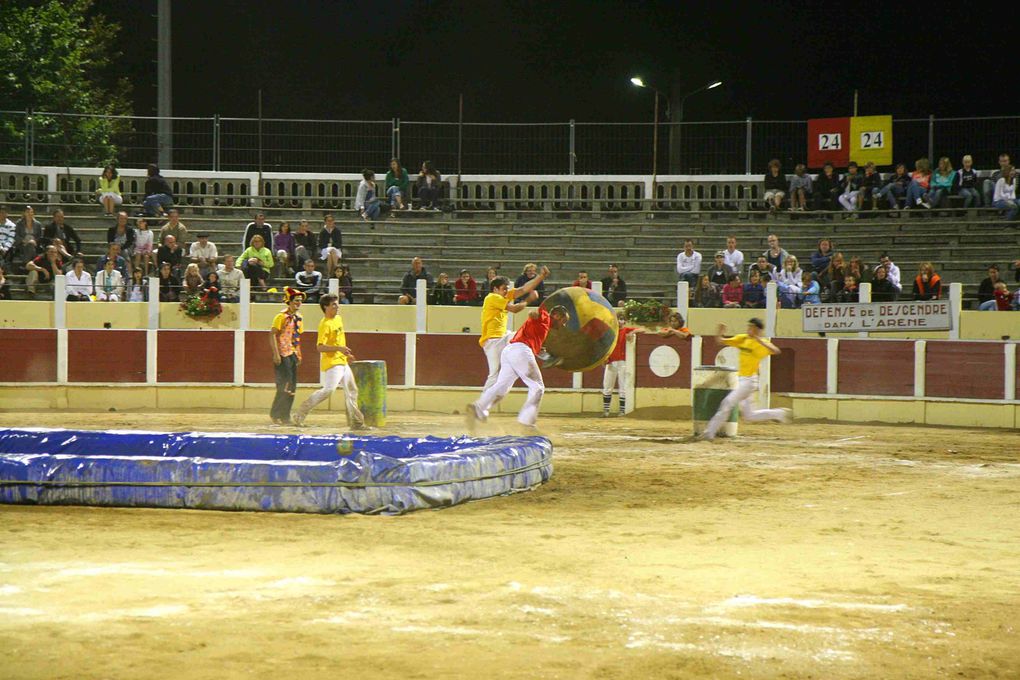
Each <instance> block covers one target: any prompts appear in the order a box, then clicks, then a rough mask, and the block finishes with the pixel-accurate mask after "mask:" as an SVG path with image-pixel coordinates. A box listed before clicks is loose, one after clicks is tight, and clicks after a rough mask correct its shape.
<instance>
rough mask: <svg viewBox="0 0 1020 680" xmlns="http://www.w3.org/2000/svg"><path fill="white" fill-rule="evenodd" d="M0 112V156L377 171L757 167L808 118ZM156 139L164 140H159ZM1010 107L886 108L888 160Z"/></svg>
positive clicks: (787, 162) (800, 155)
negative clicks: (962, 111) (390, 166)
mask: <svg viewBox="0 0 1020 680" xmlns="http://www.w3.org/2000/svg"><path fill="white" fill-rule="evenodd" d="M159 122H160V119H159V118H156V117H143V116H132V117H127V116H92V115H85V114H64V113H45V112H26V111H0V163H3V164H13V165H53V166H62V165H64V166H72V167H88V166H97V165H101V164H103V163H105V162H107V161H111V160H112V161H115V162H117V163H118V164H119V165H121V166H124V167H142V166H144V165H146V164H148V163H152V162H156V161H157V159H158V158H159V157H161V152H162V157H163V158H167V157H169V158H171V162H170V163H169V164H167V163H166V162H164V163H163V165H164V166H169V167H170V168H173V169H179V170H225V171H247V172H262V171H265V172H300V173H349V172H359V171H361V170H362V169H363V168H374V169H376V170H377V171H382V170H383V168H384V167H385V166H386V164H387V161H388V160H389V158H390V157H392V156H397V157H398V158H401V159H402V160H403V161H404V163H405V164H406V165H407V166H408V167H409V168H412V169H416V168H417V166H418V165H419V164H420V163H421V162H422V161H424V160H431V161H432V162H433V164H434V165H435V167H436V168H437V169H438V170H439V171H440V172H441V173H442V174H444V175H451V174H503V175H507V174H510V175H516V174H519V175H571V174H578V175H592V174H598V175H648V174H651V173H652V172H653V162H654V169H655V171H656V172H657V174H659V175H671V174H672V175H693V174H698V175H705V174H744V173H747V174H754V175H757V174H763V173H764V171H765V166H766V165H767V163H768V161H769V159H771V158H778V159H780V160H781V161H782V162H783V165H784V167H786V168H790V169H792V166H793V165H795V164H796V163H799V162H803V161H804V160H805V159H806V158H807V121H796V120H795V121H769V120H753V119H751V118H747V119H745V120H737V121H714V122H685V123H673V122H663V123H660V124H659V129H658V148H657V149H656V150H655V153H653V139H654V137H655V135H654V126H653V125H652V123H650V122H649V123H585V122H575V121H567V122H560V123H458V122H456V121H454V122H442V121H438V122H437V121H432V122H428V121H402V120H400V119H399V118H394V119H391V120H377V121H356V120H303V119H258V118H221V117H219V116H212V117H206V118H173V119H171V133H170V136H169V139H165V140H161V139H160V135H159V130H158V127H159ZM161 141H163V142H164V143H165V144H164V146H163V147H162V148H161ZM1018 147H1020V116H999V117H972V118H936V117H934V116H929V117H926V118H896V119H894V121H893V149H894V155H895V158H896V159H897V160H899V161H902V162H905V163H908V164H912V163H913V161H914V159H916V158H920V157H922V156H927V157H929V158H932V159H933V160H934V159H937V158H938V157H941V156H948V157H949V158H950V159H952V161H953V164H954V165H955V166H958V165H959V162H960V161H959V159H960V157H961V156H963V155H964V154H967V153H969V154H971V155H973V156H974V164H975V166H976V167H978V168H979V169H981V168H984V169H987V168H994V167H996V161H997V156H998V154H999V153H1002V152H1007V153H1014V154H1015V153H1017V152H1018V151H1020V149H1018Z"/></svg>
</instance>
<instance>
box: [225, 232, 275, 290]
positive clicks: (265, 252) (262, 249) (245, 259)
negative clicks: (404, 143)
mask: <svg viewBox="0 0 1020 680" xmlns="http://www.w3.org/2000/svg"><path fill="white" fill-rule="evenodd" d="M234 265H235V266H237V267H240V268H241V271H242V272H244V276H245V278H247V279H248V280H250V281H251V285H252V287H253V288H259V289H265V288H266V286H267V284H268V283H269V272H271V271H273V253H272V251H271V250H269V248H266V241H265V239H263V238H262V235H261V234H255V235H254V236H252V237H251V245H249V246H248V247H247V248H245V249H244V252H243V253H241V256H240V257H238V258H237V261H236V262H234Z"/></svg>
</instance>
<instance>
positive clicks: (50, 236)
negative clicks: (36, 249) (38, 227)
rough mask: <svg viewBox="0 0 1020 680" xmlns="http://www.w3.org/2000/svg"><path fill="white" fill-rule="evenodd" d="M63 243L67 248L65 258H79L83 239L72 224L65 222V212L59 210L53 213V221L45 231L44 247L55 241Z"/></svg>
mask: <svg viewBox="0 0 1020 680" xmlns="http://www.w3.org/2000/svg"><path fill="white" fill-rule="evenodd" d="M57 240H59V241H61V242H62V243H63V244H64V245H65V246H66V248H67V250H66V251H65V253H64V255H65V257H78V256H79V255H81V254H82V252H81V238H79V236H78V232H76V231H75V230H74V227H72V226H71V225H70V224H67V223H66V222H65V221H64V211H63V210H61V209H60V208H57V209H56V210H54V211H53V221H52V222H50V223H49V224H47V225H46V227H45V228H44V229H43V238H42V247H43V248H45V247H46V246H48V245H50V244H51V243H53V242H54V241H57Z"/></svg>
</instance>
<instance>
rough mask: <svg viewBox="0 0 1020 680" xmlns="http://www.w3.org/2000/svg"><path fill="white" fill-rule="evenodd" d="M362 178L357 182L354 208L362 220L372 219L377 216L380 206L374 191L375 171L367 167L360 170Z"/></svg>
mask: <svg viewBox="0 0 1020 680" xmlns="http://www.w3.org/2000/svg"><path fill="white" fill-rule="evenodd" d="M361 176H362V178H363V179H362V180H361V182H360V183H359V184H358V195H357V197H356V198H355V199H354V209H355V210H357V211H358V212H359V213H360V214H361V219H363V220H374V219H377V218H378V217H379V212H380V211H381V210H382V206H381V205H380V203H379V197H378V196H377V195H376V193H375V173H374V172H372V171H371V170H369V169H367V168H366V169H365V170H362V171H361Z"/></svg>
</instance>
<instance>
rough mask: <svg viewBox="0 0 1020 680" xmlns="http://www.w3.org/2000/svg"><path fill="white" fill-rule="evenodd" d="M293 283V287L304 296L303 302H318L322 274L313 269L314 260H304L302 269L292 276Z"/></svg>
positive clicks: (320, 292) (320, 293)
mask: <svg viewBox="0 0 1020 680" xmlns="http://www.w3.org/2000/svg"><path fill="white" fill-rule="evenodd" d="M294 283H295V285H294V287H295V288H297V289H298V290H299V291H301V292H302V293H304V294H305V301H307V302H318V301H319V296H320V295H322V274H321V273H320V272H319V271H318V270H316V269H315V260H305V266H304V269H302V270H301V271H299V272H298V273H297V274H295V275H294Z"/></svg>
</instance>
